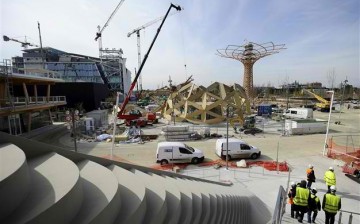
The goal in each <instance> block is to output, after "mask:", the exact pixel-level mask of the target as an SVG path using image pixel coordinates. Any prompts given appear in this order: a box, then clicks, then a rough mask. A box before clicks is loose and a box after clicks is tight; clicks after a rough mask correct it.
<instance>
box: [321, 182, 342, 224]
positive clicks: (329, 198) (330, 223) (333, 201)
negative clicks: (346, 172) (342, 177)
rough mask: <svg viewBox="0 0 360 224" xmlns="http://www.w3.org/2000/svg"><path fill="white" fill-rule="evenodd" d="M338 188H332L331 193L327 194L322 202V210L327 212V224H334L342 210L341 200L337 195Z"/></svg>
mask: <svg viewBox="0 0 360 224" xmlns="http://www.w3.org/2000/svg"><path fill="white" fill-rule="evenodd" d="M335 192H336V187H335V186H331V187H330V193H326V194H325V195H324V198H323V202H322V209H323V210H324V212H325V224H334V222H335V215H336V213H337V211H339V210H340V209H341V198H340V197H339V196H337V195H335Z"/></svg>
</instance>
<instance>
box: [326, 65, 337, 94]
mask: <svg viewBox="0 0 360 224" xmlns="http://www.w3.org/2000/svg"><path fill="white" fill-rule="evenodd" d="M335 79H336V73H335V68H333V69H332V70H330V71H328V73H327V80H328V84H329V87H330V88H331V89H334V85H335Z"/></svg>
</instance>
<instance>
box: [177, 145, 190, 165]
mask: <svg viewBox="0 0 360 224" xmlns="http://www.w3.org/2000/svg"><path fill="white" fill-rule="evenodd" d="M192 157H193V156H192V152H190V151H189V150H188V149H187V148H185V147H179V158H180V160H182V162H184V163H189V162H191V159H192Z"/></svg>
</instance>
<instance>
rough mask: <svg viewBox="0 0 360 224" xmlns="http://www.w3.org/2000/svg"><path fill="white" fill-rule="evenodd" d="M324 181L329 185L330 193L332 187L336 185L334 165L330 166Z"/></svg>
mask: <svg viewBox="0 0 360 224" xmlns="http://www.w3.org/2000/svg"><path fill="white" fill-rule="evenodd" d="M324 181H325V183H326V185H327V187H328V193H329V192H330V187H331V186H336V176H335V173H334V168H333V167H332V166H330V167H329V170H328V171H326V172H325V175H324Z"/></svg>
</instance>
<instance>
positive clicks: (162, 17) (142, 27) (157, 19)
mask: <svg viewBox="0 0 360 224" xmlns="http://www.w3.org/2000/svg"><path fill="white" fill-rule="evenodd" d="M179 11H180V10H179ZM179 11H175V12H173V13H170V14H169V15H168V16H172V15H174V14H176V13H178V12H179ZM164 17H165V16H161V17H158V18H156V19H154V20H152V21H150V22H148V23H146V24H144V25H142V26H140V27H138V28H136V29H134V30H133V31H131V32H129V33H128V34H127V36H128V37H130V36H131V35H132V34H134V33H136V37H137V50H138V66H139V67H138V68H140V65H141V46H140V30H143V29H145V28H146V27H149V26H151V25H153V24H155V23H157V22H159V21H160V20H162V19H164ZM139 84H140V91H141V90H142V78H141V75H140V76H139Z"/></svg>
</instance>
